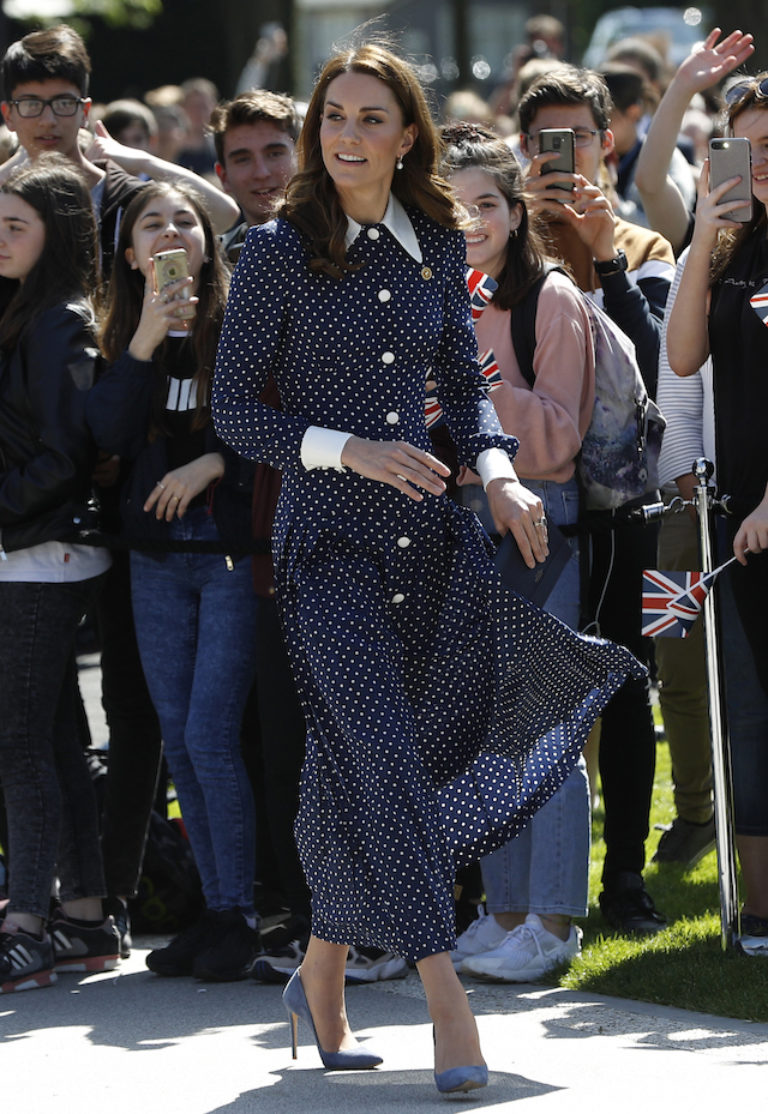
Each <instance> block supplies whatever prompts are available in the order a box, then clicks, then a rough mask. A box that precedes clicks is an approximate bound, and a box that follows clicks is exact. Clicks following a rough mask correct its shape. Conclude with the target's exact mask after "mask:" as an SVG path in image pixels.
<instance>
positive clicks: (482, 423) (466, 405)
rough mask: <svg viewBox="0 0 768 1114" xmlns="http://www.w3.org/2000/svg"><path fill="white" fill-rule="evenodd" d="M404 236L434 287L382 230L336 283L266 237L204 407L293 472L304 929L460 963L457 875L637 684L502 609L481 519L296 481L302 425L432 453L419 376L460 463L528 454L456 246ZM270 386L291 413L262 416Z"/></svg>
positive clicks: (424, 225)
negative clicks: (492, 452) (302, 725)
mask: <svg viewBox="0 0 768 1114" xmlns="http://www.w3.org/2000/svg"><path fill="white" fill-rule="evenodd" d="M409 216H410V217H411V220H412V222H413V225H414V228H415V231H416V234H417V236H418V239H419V243H420V245H421V249H422V253H423V257H424V259H423V263H424V265H423V266H422V264H419V263H416V262H415V261H414V260H413V259H412V258H411V257H410V256H408V255H407V253H406V252H405V251H404V249H403V248H402V247H401V246H400V245H399V244H398V243H397V241H396V240H395V239H394V238H393V237H392V236H391V234H390V233H389V231H388V229H386V228H385V227H384V226H383V225H379V226H372V227H370V228H367V229H365V234H364V235H360V236H359V237H358V239H357V240H356V241H355V243H354V244H353V245H352V247H351V248H350V252H349V258H350V260H351V261H353V262H359V263H362V264H364V266H362V267H361V268H360V270H358V271H355V272H352V273H350V274H347V275H345V276H344V278H343V279H342V280H341V281H339V280H334V279H331V278H330V277H328V276H324V275H315V274H312V273H311V272H310V271H309V269H308V267H307V252H306V248H305V246H304V244H303V242H302V240H301V237H300V236H299V234H298V233H297V232H296V230H295V229H293V228H292V227H291V226H290V225H288V224H287V223H285V222H281V221H278V222H275V223H273V224H270V225H266V226H262V227H261V228H258V229H254V230H252V231H251V233H250V234H249V237H248V241H247V243H246V246H245V248H244V250H243V253H242V255H241V257H240V262H239V264H238V267H237V269H236V272H235V276H234V281H233V286H232V291H231V294H230V300H229V303H228V308H227V315H226V320H225V324H224V330H223V333H222V340H221V345H220V350H219V359H218V362H217V369H216V376H215V380H214V388H213V400H212V409H213V414H214V420H215V422H216V427H217V430H218V433H219V435H220V436H221V437H222V438H223V439H224V440H225V441H227V442H229V443H230V444H231V445H233V446H234V447H235V448H236V449H237V450H238V451H239V452H240V453H242V454H243V455H245V456H247V457H250V458H252V459H256V460H266V461H268V462H269V463H271V464H273V465H275V466H276V467H279V468H282V469H283V486H282V494H281V500H280V504H279V507H278V514H277V519H276V522H275V528H274V555H275V576H276V583H277V588H278V598H279V601H280V607H281V614H282V618H283V623H284V627H285V632H286V640H287V643H288V647H289V651H290V654H291V658H292V663H293V668H294V673H295V675H296V681H297V685H298V688H299V691H300V693H301V697H302V701H303V704H304V709H305V713H306V716H307V724H308V731H307V758H306V762H305V765H304V770H303V774H302V786H301V807H300V811H299V816H298V818H297V822H296V835H297V841H298V844H299V851H300V854H301V857H302V862H303V865H304V868H305V871H306V874H307V878H308V881H309V884H310V887H311V889H312V892H313V931H314V932H315V933H316V934H317V935H318V936H320V937H321V938H322V939H326V940H330V941H332V942H336V943H355V944H358V945H367V946H371V947H380V948H385V949H388V950H392V951H394V952H396V953H398V954H399V955H402V956H405V957H406V958H408V959H411V960H418V959H421V958H423V957H424V956H426V955H431V954H434V953H436V952H441V951H446V950H449V949H450V948H451V947H452V946H453V941H454V916H453V879H454V874H455V869H456V866H457V865H459V864H461V863H463V862H467V861H471V860H472V859H473V858H475V857H476V856H477V855H478V854H481V853H485V852H486V851H489V850H491V849H493V848H495V847H497V846H500V845H501V844H502V843H503V842H505V841H506V840H507V839H508V838H510V837H511V836H512V835H514V834H515V833H516V832H517V831H519V830H520V828H521V827H522V826H523V825H524V824H525V823H526V821H527V820H528V819H529V818H530V816H531V815H532V814H533V812H534V811H535V810H536V809H537V808H538V807H540V806H541V805H542V804H543V803H544V801H545V800H546V799H547V798H548V797H549V796H550V795H551V793H552V792H554V791H555V789H557V788H558V787H559V785H561V784H562V782H563V781H564V779H565V777H566V776H567V774H568V772H569V771H570V769H571V768H572V767H573V765H574V764H575V762H576V760H577V758H578V755H579V752H580V749H581V747H582V745H583V743H584V741H585V739H586V736H587V734H588V732H589V729H590V727H591V725H592V724H593V722H594V720H595V718H596V717H597V715H598V714H599V712H600V710H601V708H602V707H603V706H604V704H605V703H606V702H607V700H608V699H609V698H610V696H611V695H612V694H613V692H615V691H616V689H617V688H618V687H620V685H621V684H622V683H623V681H624V680H625V679H626V676H627V675H628V673H630V672H639V670H640V667H639V666H637V664H636V663H635V662H634V659H632V658H631V656H630V655H629V654H627V653H626V652H625V651H623V650H620V649H618V648H616V647H613V646H611V645H609V644H606V643H601V642H598V641H595V640H588V639H582V638H579V637H578V636H576V635H574V634H573V632H571V631H570V630H569V629H568V628H567V627H565V626H564V625H563V624H561V623H560V622H559V621H558V620H556V619H554V618H552V617H551V616H548V615H545V614H544V613H543V612H540V611H538V610H537V609H535V608H533V607H531V606H530V605H528V604H527V603H526V602H525V601H523V600H521V599H519V598H518V597H516V596H513V595H511V594H510V593H508V592H506V591H505V590H504V588H503V587H502V586H501V583H500V581H499V579H498V577H497V575H496V573H495V570H494V568H493V563H492V547H491V546H490V543H489V541H488V539H487V537H486V536H485V534H484V533H483V531H482V529H481V527H480V526H479V523H478V522H477V519H476V518H475V517H474V515H472V514H471V513H470V512H469V511H467V510H465V509H464V508H461V507H457V506H456V505H455V504H453V503H452V502H451V501H450V500H449V499H447V498H446V497H440V498H434V497H432V496H426V497H425V498H424V500H423V501H422V502H421V503H415V502H413V501H412V500H409V499H407V498H406V497H405V496H404V495H402V494H401V493H400V492H398V491H396V490H395V489H394V488H391V487H389V486H387V485H384V484H381V483H377V482H375V481H372V480H367V479H365V478H364V477H361V476H358V475H357V474H355V473H352V472H349V471H345V472H342V473H340V472H338V471H335V470H323V469H315V470H312V471H309V472H308V471H306V470H305V469H304V468H303V467H302V466H301V463H300V458H299V451H300V446H301V439H302V437H303V435H304V432H305V431H306V429H307V428H308V427H309V426H310V425H320V426H327V427H330V428H333V429H340V430H345V431H348V432H352V433H356V434H358V435H359V436H362V437H368V438H375V439H379V440H385V439H396V440H399V439H403V440H408V441H410V442H412V443H414V444H417V445H419V446H421V447H422V448H426V449H428V448H429V438H428V434H427V431H426V427H425V419H424V384H425V381H426V379H427V377H428V375H429V377H430V378H434V379H435V380H436V381H437V383H438V393H439V396H440V399H441V402H442V404H443V408H444V411H445V413H446V416H447V418H448V421H449V424H450V426H451V430H452V433H453V436H454V439H455V441H456V443H457V446H458V450H459V457H460V460H461V461H462V462H463V463H467V464H470V465H471V464H473V463H474V461H475V459H476V457H477V454H478V453H479V452H481V451H482V450H483V449H486V448H490V447H492V446H500V447H503V448H506V449H507V451H509V452H510V455H512V453H513V452H514V450H515V448H516V442H515V440H514V438H509V437H506V436H505V435H504V434H503V433H502V432H501V431H500V428H499V425H498V422H497V420H496V417H495V413H494V411H493V406H492V404H491V403H490V402H489V400H488V397H487V392H486V389H485V386H484V383H483V379H482V375H481V373H480V372H479V369H478V366H477V363H476V346H475V340H474V331H473V328H472V323H471V316H470V310H469V301H468V294H467V289H466V284H465V281H464V259H463V256H464V248H463V237H461V236H460V235H459V234H455V233H451V232H448V231H446V230H445V229H443V228H441V227H440V226H439V225H436V224H435V223H433V222H431V221H429V220H428V219H427V218H426V217H424V216H423V215H422V214H420V213H418V212H413V211H410V212H409ZM372 232H376V233H377V235H375V236H372V235H371V233H372ZM425 271H428V272H429V279H428V280H427V279H425V278H424V277H423V273H424V272H425ZM382 289H385V290H387V291H389V293H390V298H389V299H382V298H381V297H380V296H379V292H380V291H381V290H382ZM383 353H390V354H391V355H392V356H393V359H392V360H391V361H385V360H383V359H382V354H383ZM270 371H271V373H272V374H273V375H274V378H275V380H276V382H277V384H278V387H279V390H280V395H281V399H282V404H283V410H282V411H278V410H274V409H271V408H270V407H268V406H265V405H263V404H262V403H260V402H259V395H260V393H261V391H262V390H263V388H264V385H265V383H266V378H267V375H268V373H269V372H270ZM391 415H396V423H393V422H392V421H391V420H390V417H391Z"/></svg>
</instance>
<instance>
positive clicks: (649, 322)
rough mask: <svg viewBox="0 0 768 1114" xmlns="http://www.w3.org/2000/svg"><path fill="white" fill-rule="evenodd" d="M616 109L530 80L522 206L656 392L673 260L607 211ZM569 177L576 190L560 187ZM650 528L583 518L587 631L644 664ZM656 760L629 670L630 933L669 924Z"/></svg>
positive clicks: (597, 93) (590, 86)
mask: <svg viewBox="0 0 768 1114" xmlns="http://www.w3.org/2000/svg"><path fill="white" fill-rule="evenodd" d="M611 111H612V104H611V97H610V93H609V92H608V88H607V86H606V84H605V82H604V81H603V80H602V78H601V77H600V76H599V74H596V73H594V72H593V71H592V70H584V69H577V68H576V67H575V66H568V67H562V68H560V69H558V70H557V71H553V72H551V73H549V74H545V75H544V76H543V77H541V78H539V79H538V81H536V82H534V84H533V85H532V86H531V87H530V89H529V90H528V92H527V93H526V95H525V96H524V97H523V98H522V100H521V102H520V106H519V114H520V128H521V131H522V133H523V134H522V136H521V144H522V148H523V152H524V153H525V154H527V156H528V157H529V158H530V159H531V165H530V167H529V170H528V177H527V179H526V194H527V197H528V208H529V211H530V212H531V214H532V215H539V216H541V217H542V218H543V226H544V232H545V235H546V239H547V241H548V243H547V246H548V251H549V253H550V254H552V255H553V256H555V257H558V258H560V259H563V260H564V261H565V262H566V263H567V264H568V266H569V267H570V269H571V272H572V274H573V277H574V279H575V281H576V283H577V285H578V286H580V287H581V289H582V290H583V291H584V292H585V293H587V294H588V295H589V296H590V297H591V298H593V299H594V300H595V301H596V302H597V303H598V304H599V305H601V306H602V308H603V309H604V310H605V312H606V313H607V314H608V316H609V317H610V318H611V319H612V320H613V321H614V322H615V323H616V324H617V325H618V326H619V327H620V328H621V329H622V330H623V331H624V332H625V333H626V334H627V336H628V337H629V338H630V340H631V341H632V342H633V344H634V345H635V353H636V356H637V363H638V366H639V368H640V372H641V374H642V376H643V379H644V381H645V385H646V388H647V390H648V393H649V394H650V395H651V397H654V396H655V393H656V377H657V367H658V359H659V344H660V337H661V326H662V318H663V314H664V305H665V302H666V298H667V292H668V291H669V287H670V283H671V281H672V277H673V275H674V257H673V255H672V249H671V247H670V246H669V244H668V243H667V241H666V240H664V239H663V238H662V237H661V236H659V235H658V233H655V232H651V231H649V230H648V229H646V228H641V227H640V226H639V225H634V224H630V223H629V222H628V221H625V220H622V219H621V218H620V217H617V216H616V215H615V213H614V211H613V207H612V205H611V201H610V199H609V197H608V195H607V193H606V190H607V189H608V184H607V172H606V168H605V160H606V158H607V157H608V156H609V155H610V154H611V153H612V151H613V147H614V139H613V134H612V132H611V130H610V120H611ZM553 128H556V129H566V128H568V129H571V130H572V132H573V136H574V159H575V169H574V173H569V172H568V171H563V170H559V171H553V172H551V173H547V172H546V167H547V166H548V165H550V164H551V163H552V162H553V161H556V160H557V159H558V157H559V155H558V153H557V152H555V153H553V154H550V153H546V152H544V151H542V149H541V136H542V135H543V134H544V130H546V129H553ZM603 184H604V185H603ZM564 185H567V186H571V187H572V190H571V191H570V192H569V193H567V194H565V193H564V192H563V190H562V188H561V187H562V186H564ZM649 498H651V499H652V497H649ZM656 533H657V531H656V530H655V529H653V528H648V527H646V526H643V525H640V524H637V523H634V522H630V521H623V522H619V521H618V520H617V519H616V518H615V517H614V516H613V515H612V514H611V512H598V513H593V514H591V515H590V524H589V546H590V556H591V567H590V579H589V589H588V598H587V600H585V603H586V604H587V605H588V609H589V618H590V620H591V622H592V627H591V629H596V630H598V631H599V632H600V633H601V634H602V635H603V636H604V637H607V638H612V639H614V640H615V641H617V642H620V643H622V644H623V645H625V646H628V647H629V648H630V649H631V650H632V652H633V653H634V654H635V655H636V656H637V657H639V658H640V660H641V661H643V662H646V663H647V662H648V657H649V645H648V640H647V639H644V638H643V637H642V636H641V633H640V594H641V584H642V576H641V573H642V570H643V568H651V567H653V566H654V563H655V559H656ZM583 544H586V541H584V542H583ZM655 757H656V739H655V734H654V727H653V719H652V716H651V705H650V692H649V685H648V681H647V679H644V678H643V679H639V680H638V679H631V680H629V681H628V682H627V683H626V684H625V685H624V686H623V687H622V688H621V690H620V691H619V692H618V693H617V694H616V696H615V697H614V698H613V699H612V700H611V702H610V703H609V705H608V707H607V708H606V710H605V712H604V714H603V718H602V728H601V736H600V774H601V777H602V787H603V799H604V804H605V828H604V834H605V841H606V857H605V867H604V871H603V891H602V893H601V895H600V907H601V909H602V912H603V916H604V917H605V919H606V920H607V921H608V923H609V924H611V925H612V926H613V927H615V928H618V929H620V930H623V931H627V932H642V933H652V932H657V931H658V930H659V929H660V928H662V927H663V926H664V923H665V921H664V918H663V917H662V915H661V914H660V913H659V912H658V911H657V910H656V909H655V907H654V904H653V901H652V899H651V897H650V895H649V894H648V893H647V891H646V890H645V887H644V884H643V877H642V871H643V869H644V866H645V840H646V839H647V836H648V826H649V823H648V820H649V813H650V803H651V792H652V790H653V776H654V764H655Z"/></svg>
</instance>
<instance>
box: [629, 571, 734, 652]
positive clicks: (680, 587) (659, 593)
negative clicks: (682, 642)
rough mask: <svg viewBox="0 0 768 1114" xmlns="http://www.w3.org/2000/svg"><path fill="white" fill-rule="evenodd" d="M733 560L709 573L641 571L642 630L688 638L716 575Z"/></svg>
mask: <svg viewBox="0 0 768 1114" xmlns="http://www.w3.org/2000/svg"><path fill="white" fill-rule="evenodd" d="M735 560H736V558H735V557H731V558H730V559H729V560H728V561H725V562H724V563H723V564H722V565H719V566H718V567H717V568H716V569H713V570H712V572H708V573H703V572H677V571H674V572H671V571H669V570H663V569H644V570H643V630H642V633H643V634H644V635H647V636H648V637H650V636H651V635H655V636H656V637H657V638H687V637H688V635H689V633H690V631H691V627H692V626H693V624H694V623H695V622H696V620H697V618H698V616H699V612H700V611H701V609H702V607H703V606H704V600H705V599H706V598H707V596H708V595H709V592H710V589H711V588H712V585H713V584H714V582H715V580H716V579H717V577H718V576H719V575H720V573H721V572H722V571H723V569H726V568H728V566H729V565H731V564H733V562H734V561H735Z"/></svg>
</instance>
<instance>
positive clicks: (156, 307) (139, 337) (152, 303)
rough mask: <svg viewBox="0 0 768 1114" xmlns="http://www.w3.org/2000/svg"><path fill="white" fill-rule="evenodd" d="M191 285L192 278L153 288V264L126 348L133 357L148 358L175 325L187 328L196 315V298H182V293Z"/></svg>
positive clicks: (149, 358) (138, 358)
mask: <svg viewBox="0 0 768 1114" xmlns="http://www.w3.org/2000/svg"><path fill="white" fill-rule="evenodd" d="M191 285H192V277H191V276H187V278H183V279H178V280H177V281H176V282H171V283H169V284H168V285H167V286H166V287H164V288H163V290H162V291H160V292H158V291H157V290H155V272H154V267H152V268H150V271H149V273H148V274H147V277H146V281H145V283H144V301H143V302H142V306H141V317H140V318H139V324H138V326H137V328H136V332H135V333H134V334H133V337H132V339H131V343H130V344H129V345H128V351H129V352H130V354H131V355H132V356H133V358H134V359H136V360H151V359H152V355H153V353H154V351H155V349H156V348H157V346H158V345H159V344H162V342H163V341H164V340H165V338H166V336H167V335H168V331H169V330H170V329H172V328H174V326H175V327H176V328H177V329H178V328H179V327H182V328H186V327H187V325H188V322H189V321H191V320H192V318H193V317H194V316H195V312H196V309H195V307H196V306H197V302H198V299H197V298H196V297H194V296H193V297H189V298H182V297H181V292H182V290H184V288H185V287H187V286H191Z"/></svg>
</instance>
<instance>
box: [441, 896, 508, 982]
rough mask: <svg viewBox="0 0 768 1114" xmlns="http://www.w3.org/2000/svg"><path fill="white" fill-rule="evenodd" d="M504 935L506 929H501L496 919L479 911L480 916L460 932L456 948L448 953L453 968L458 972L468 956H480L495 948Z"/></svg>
mask: <svg viewBox="0 0 768 1114" xmlns="http://www.w3.org/2000/svg"><path fill="white" fill-rule="evenodd" d="M506 935H507V932H506V929H503V928H502V927H501V925H500V924H499V922H498V921H497V920H496V918H495V917H494V916H493V915H492V914H491V913H486V912H484V911H483V910H482V909H481V910H480V915H479V916H478V917H476V918H475V920H473V921H472V924H471V925H470V926H469V928H467V929H465V931H464V932H462V934H461V936H459V938H458V940H457V941H456V947H455V948H454V950H453V951H452V952H451V953H450V954H451V960H452V961H453V965H454V967H455V968H456V970H457V971H458V969H459V967H460V966H461V964H462V963H463V961H464V960H465V959H468V958H469V956H471V955H480V954H481V953H482V952H489V951H492V950H493V948H497V947H498V946H499V944H500V943H501V941H502V940H503V939H504V937H505V936H506Z"/></svg>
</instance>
